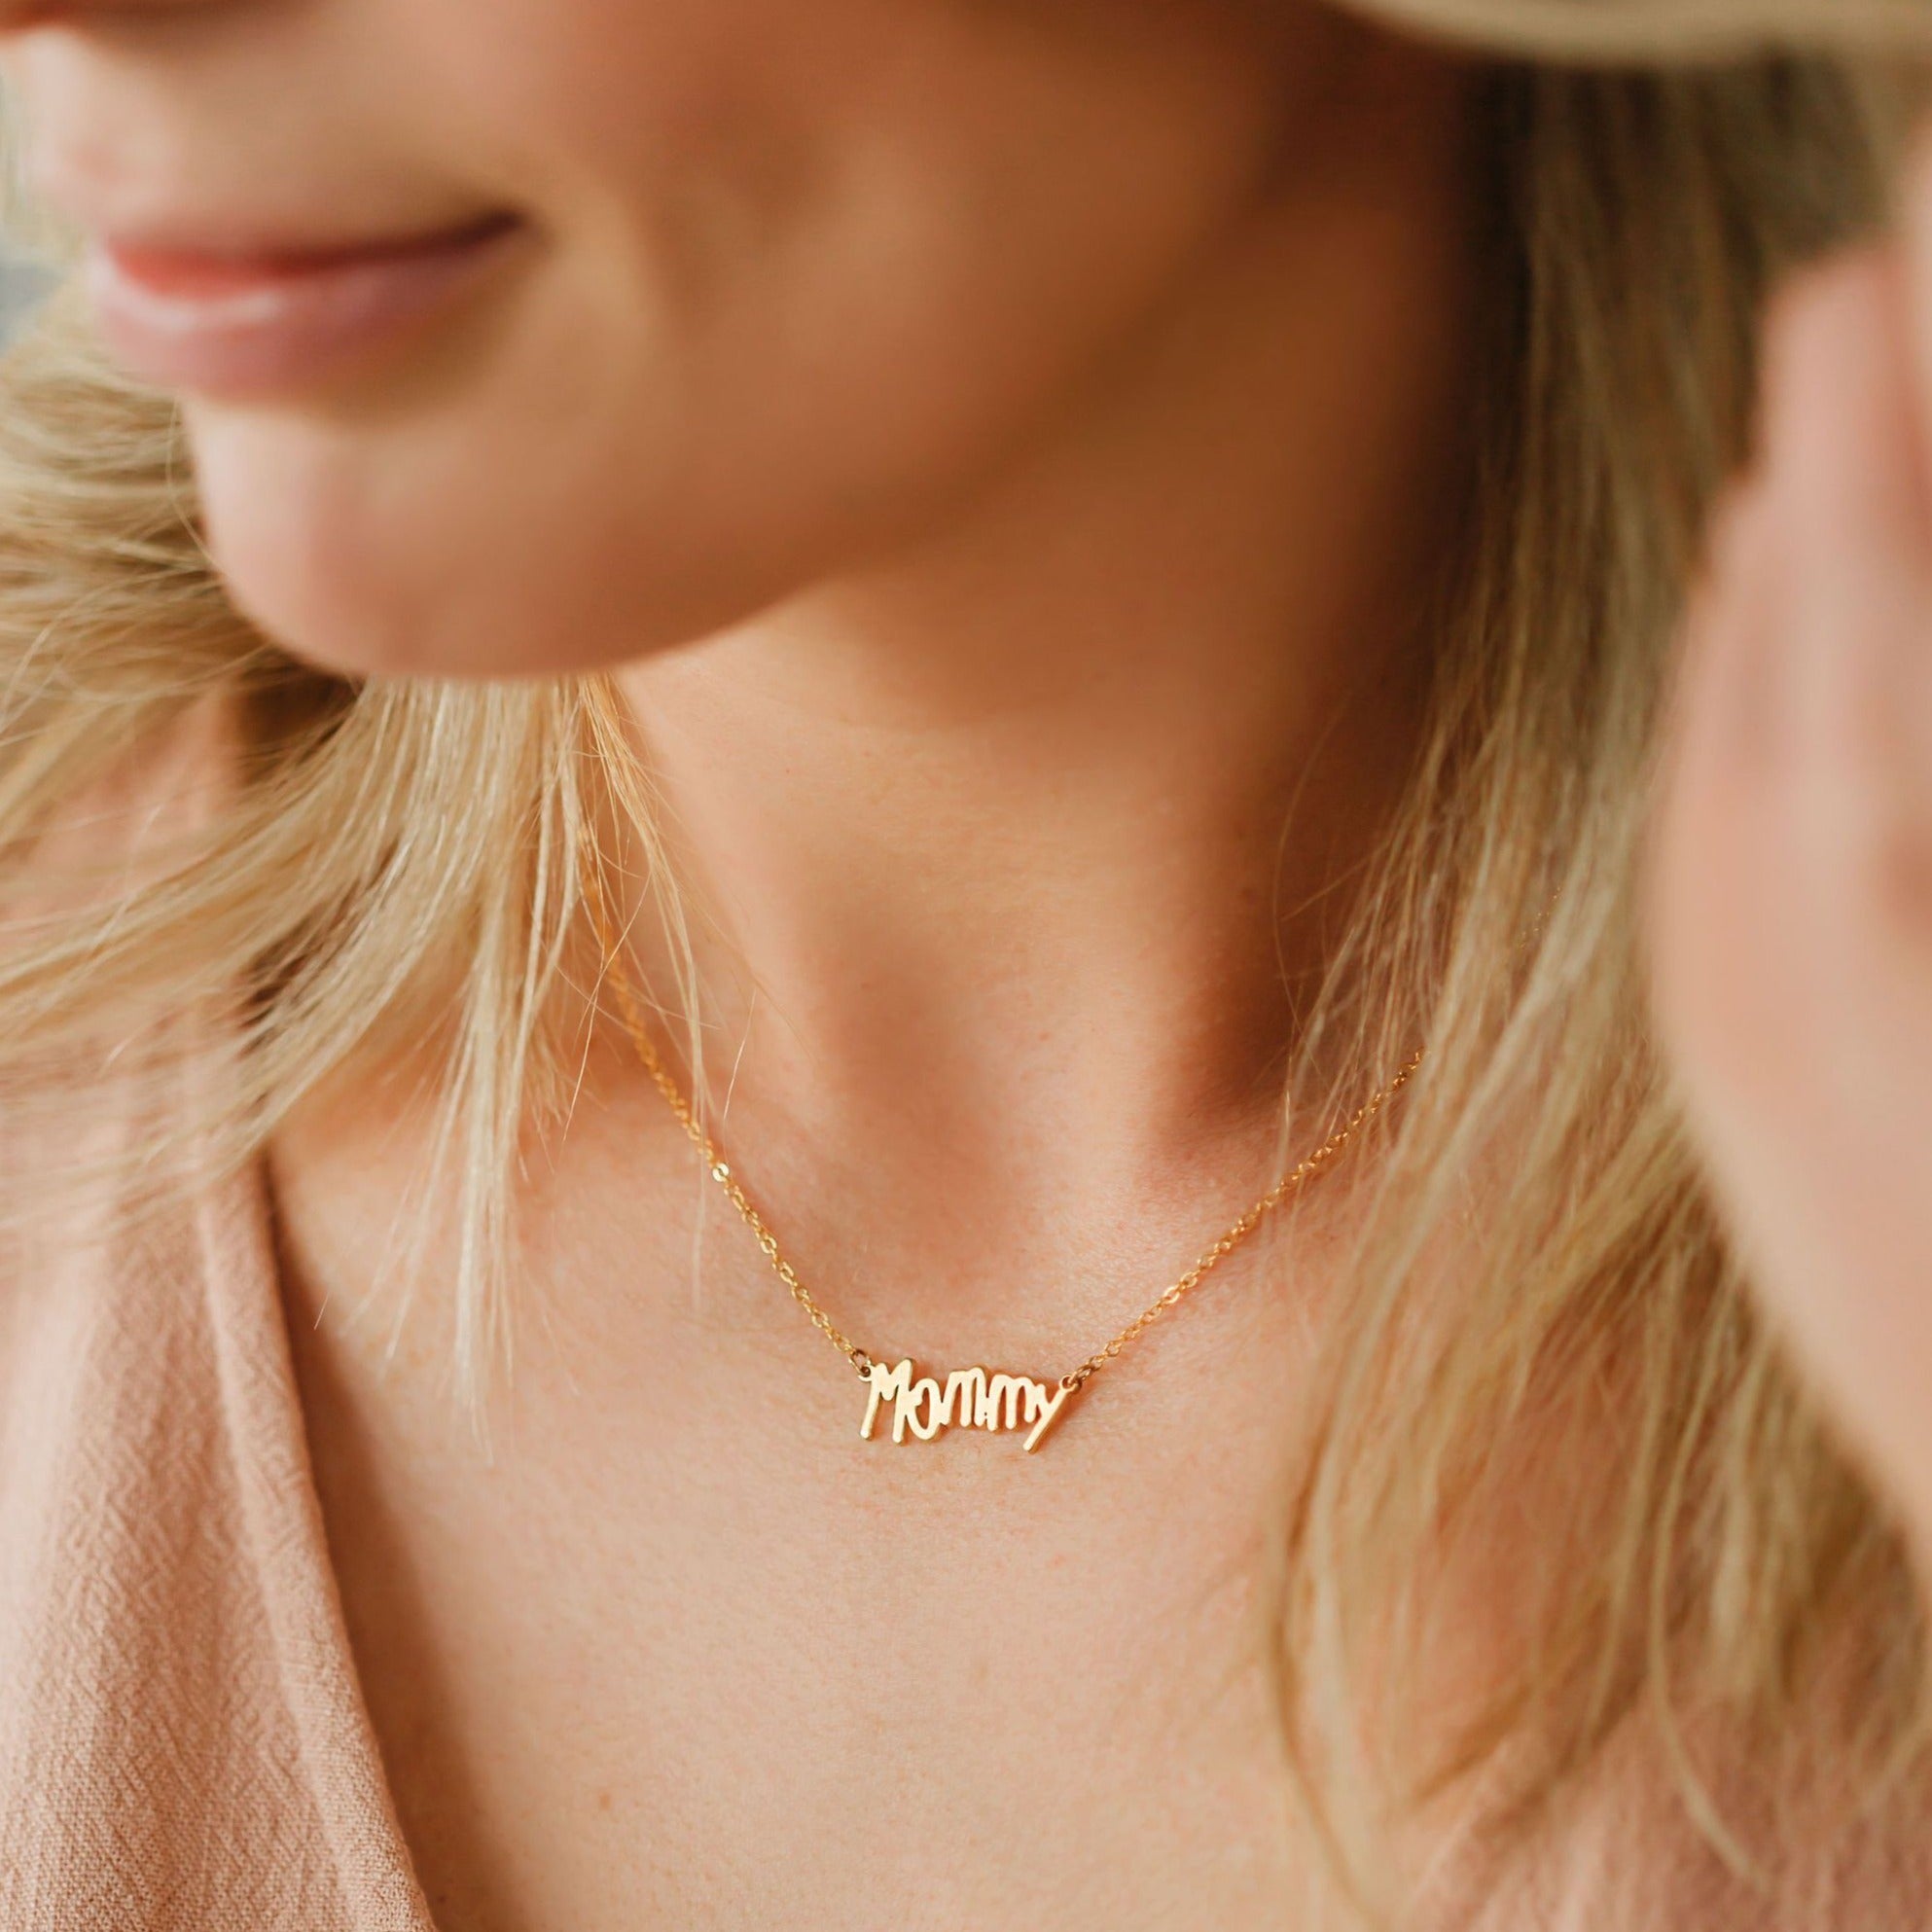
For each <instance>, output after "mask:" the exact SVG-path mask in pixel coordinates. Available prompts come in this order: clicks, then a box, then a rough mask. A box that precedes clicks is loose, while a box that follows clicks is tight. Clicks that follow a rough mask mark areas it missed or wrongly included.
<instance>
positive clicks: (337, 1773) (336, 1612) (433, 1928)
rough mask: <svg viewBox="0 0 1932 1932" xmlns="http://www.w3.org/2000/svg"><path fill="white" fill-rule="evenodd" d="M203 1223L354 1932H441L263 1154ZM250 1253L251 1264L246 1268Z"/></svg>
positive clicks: (274, 1609)
mask: <svg viewBox="0 0 1932 1932" xmlns="http://www.w3.org/2000/svg"><path fill="white" fill-rule="evenodd" d="M200 1222H201V1227H202V1231H203V1244H202V1252H203V1256H204V1260H207V1261H210V1262H212V1260H213V1258H214V1256H215V1254H216V1253H219V1255H220V1257H221V1265H219V1266H208V1267H206V1268H205V1270H204V1278H205V1285H206V1295H207V1301H208V1312H209V1315H210V1318H211V1326H212V1329H213V1332H214V1335H215V1338H216V1353H217V1373H218V1376H219V1378H220V1383H221V1391H222V1406H223V1412H224V1417H225V1420H226V1423H227V1427H228V1431H229V1435H230V1439H231V1441H232V1443H233V1449H234V1453H235V1467H236V1478H237V1485H238V1487H239V1488H240V1490H241V1494H242V1499H243V1514H244V1520H245V1522H246V1528H247V1535H248V1542H249V1547H250V1549H251V1551H252V1553H253V1555H254V1557H255V1563H256V1570H257V1577H258V1582H259V1584H260V1587H261V1592H262V1600H263V1602H264V1604H265V1606H266V1608H267V1611H268V1628H269V1632H270V1638H271V1642H272V1644H273V1647H274V1651H275V1657H276V1664H277V1667H278V1676H279V1679H280V1683H281V1686H282V1692H283V1697H284V1700H285V1703H286V1705H287V1708H288V1712H289V1716H290V1718H291V1720H292V1722H293V1723H294V1726H295V1729H296V1732H297V1735H298V1736H299V1738H300V1740H301V1751H302V1760H303V1766H304V1771H305V1773H306V1775H307V1781H308V1789H309V1794H310V1797H311V1799H312V1801H313V1803H314V1806H315V1809H316V1813H317V1815H318V1817H319V1818H320V1820H321V1822H322V1825H323V1829H324V1833H325V1835H326V1837H327V1840H328V1843H329V1847H330V1851H331V1853H332V1855H333V1857H334V1859H335V1862H336V1867H337V1872H338V1876H339V1878H340V1883H341V1886H342V1891H343V1896H344V1898H345V1899H346V1900H347V1901H348V1902H349V1905H350V1909H351V1911H352V1913H353V1914H354V1916H353V1923H354V1926H355V1932H438V1927H437V1925H436V1923H435V1920H434V1918H433V1917H432V1916H431V1914H430V1910H429V1903H428V1897H427V1894H426V1892H425V1891H424V1888H423V1885H422V1881H421V1878H420V1875H419V1874H418V1872H417V1870H416V1866H415V1860H414V1857H413V1855H412V1853H411V1849H410V1846H409V1843H408V1841H407V1840H406V1839H405V1837H404V1835H403V1829H402V1822H401V1814H400V1812H399V1810H398V1807H397V1805H396V1799H395V1792H394V1789H393V1787H392V1785H391V1783H390V1780H389V1774H388V1770H387V1767H386V1766H385V1765H384V1763H383V1759H382V1752H381V1746H380V1743H379V1741H378V1739H377V1736H376V1727H375V1722H374V1720H373V1718H372V1716H371V1713H370V1706H369V1700H368V1697H367V1695H366V1692H365V1689H364V1685H363V1680H362V1673H361V1669H360V1666H359V1664H358V1663H357V1660H356V1657H355V1652H354V1648H353V1646H352V1644H351V1643H350V1640H349V1633H348V1622H347V1618H346V1615H345V1613H344V1609H343V1604H342V1595H341V1589H340V1581H339V1579H338V1577H337V1574H336V1568H335V1562H334V1558H333V1556H332V1555H331V1552H330V1549H329V1539H328V1526H327V1521H326V1518H325V1516H324V1513H323V1508H322V1497H321V1490H320V1487H319V1485H318V1484H317V1482H316V1477H315V1467H314V1457H313V1448H312V1444H311V1442H310V1438H309V1432H308V1417H307V1413H306V1411H305V1409H304V1405H303V1400H302V1388H301V1383H300V1381H299V1379H298V1377H297V1375H296V1368H295V1347H294V1339H293V1337H292V1336H291V1334H290V1332H289V1304H288V1292H287V1291H288V1282H287V1278H286V1270H285V1269H284V1267H283V1264H282V1255H281V1245H280V1241H279V1239H278V1228H277V1220H276V1211H275V1201H274V1191H273V1185H272V1181H271V1178H270V1173H269V1163H268V1153H267V1151H266V1149H265V1150H262V1151H259V1152H257V1153H256V1154H255V1155H254V1156H253V1157H252V1158H251V1159H250V1160H249V1161H248V1162H247V1163H246V1164H245V1165H244V1166H243V1167H242V1168H241V1169H240V1170H239V1171H238V1172H237V1173H235V1174H234V1175H233V1177H232V1178H231V1179H230V1180H229V1181H227V1182H225V1183H222V1184H219V1185H218V1187H217V1188H216V1189H215V1190H213V1191H212V1194H211V1198H209V1199H206V1200H204V1202H203V1205H202V1213H201V1217H200ZM217 1227H219V1229H220V1232H221V1234H223V1236H225V1238H223V1239H222V1240H221V1241H219V1242H216V1241H215V1240H214V1239H213V1238H212V1235H213V1234H214V1232H215V1230H216V1228H217ZM244 1255H245V1256H246V1259H247V1265H246V1266H245V1267H238V1266H236V1265H235V1264H236V1262H237V1260H238V1259H239V1258H240V1257H241V1256H244ZM365 1919H366V1921H367V1923H366V1926H365Z"/></svg>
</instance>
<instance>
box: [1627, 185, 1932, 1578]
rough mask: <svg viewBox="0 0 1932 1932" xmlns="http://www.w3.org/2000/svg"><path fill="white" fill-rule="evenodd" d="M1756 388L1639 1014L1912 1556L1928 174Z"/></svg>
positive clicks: (1671, 801) (1930, 393)
mask: <svg viewBox="0 0 1932 1932" xmlns="http://www.w3.org/2000/svg"><path fill="white" fill-rule="evenodd" d="M1927 152H1928V156H1932V150H1928V151H1927ZM1766 385H1767V386H1766V395H1765V405H1764V417H1763V426H1764V435H1763V438H1762V443H1761V450H1760V457H1759V461H1758V463H1757V465H1756V467H1755V468H1754V470H1753V472H1752V474H1751V475H1750V476H1749V477H1748V478H1747V479H1745V480H1744V481H1743V483H1741V484H1740V485H1739V486H1738V487H1737V488H1736V489H1735V492H1734V494H1733V496H1732V498H1731V500H1730V501H1729V503H1728V504H1727V506H1726V507H1725V509H1724V511H1723V513H1722V515H1721V517H1720V519H1719V521H1718V525H1717V528H1716V532H1715V536H1714V542H1713V547H1712V552H1711V557H1710V561H1709V566H1708V573H1707V576H1706V580H1705V582H1704V585H1703V587H1702V589H1701V591H1700V593H1699V597H1698V598H1697V600H1696V602H1695V605H1694V609H1693V612H1692V616H1691V621H1690V624H1689V627H1688V635H1687V640H1686V642H1687V656H1686V659H1685V663H1684V670H1683V684H1682V687H1681V690H1680V694H1679V710H1678V713H1677V716H1676V720H1675V728H1674V729H1675V735H1674V739H1673V742H1672V744H1671V746H1670V752H1669V763H1668V766H1667V769H1666V778H1667V783H1666V787H1665V793H1664V805H1663V812H1662V817H1661V820H1660V825H1659V831H1658V839H1657V850H1656V854H1655V860H1656V863H1655V867H1654V875H1653V879H1652V906H1651V910H1652V914H1653V932H1652V940H1653V953H1654V967H1655V975H1656V989H1657V998H1658V1006H1659V1013H1660V1018H1661V1020H1662V1023H1663V1027H1664V1034H1665V1037H1666V1039H1667V1040H1668V1042H1669V1044H1670V1046H1671V1048H1672V1049H1673V1051H1674V1055H1675V1057H1676V1061H1677V1065H1678V1068H1679V1071H1680V1074H1681V1078H1682V1082H1683V1087H1684V1091H1685V1093H1686V1095H1687V1097H1688V1099H1689V1102H1690V1106H1691V1111H1692V1115H1693V1119H1694V1121H1695V1124H1696V1126H1697V1127H1698V1129H1699V1133H1700V1136H1701V1139H1702V1142H1703V1145H1704V1149H1705V1152H1706V1155H1707V1157H1708V1161H1709V1164H1710V1167H1711V1170H1712V1172H1713V1174H1714V1176H1715V1179H1716V1181H1717V1184H1718V1188H1719V1193H1720V1197H1721V1199H1722V1201H1723V1203H1724V1205H1725V1207H1726V1208H1727V1210H1728V1212H1729V1214H1730V1216H1731V1219H1732V1222H1733V1225H1734V1228H1735V1233H1736V1235H1737V1237H1738V1239H1739V1241H1740V1243H1741V1246H1742V1250H1743V1252H1744V1255H1745V1258H1746V1260H1747V1262H1748V1263H1749V1265H1750V1268H1751V1270H1752V1273H1753V1277H1754V1279H1755V1281H1756V1282H1757V1284H1758V1286H1759V1290H1760V1292H1761V1294H1762V1296H1763V1298H1764V1301H1765V1303H1766V1304H1767V1306H1768V1307H1769V1309H1770V1311H1771V1314H1772V1316H1773V1318H1774V1319H1775V1320H1776V1321H1778V1322H1779V1323H1780V1324H1781V1326H1782V1327H1783V1329H1784V1331H1785V1332H1786V1334H1787V1335H1788V1337H1789V1339H1790V1341H1791V1342H1792V1344H1793V1347H1794V1349H1795V1351H1796V1353H1797V1355H1798V1358H1799V1360H1800V1362H1801V1363H1802V1364H1803V1365H1804V1367H1805V1368H1806V1369H1807V1371H1808V1373H1809V1375H1810V1377H1811V1378H1812V1380H1813V1382H1814V1384H1815V1386H1816V1388H1817V1390H1818V1391H1819V1393H1820V1395H1821V1396H1822V1398H1823V1399H1824V1401H1825V1402H1826V1404H1827V1405H1828V1407H1829V1408H1830V1410H1831V1411H1832V1412H1833V1413H1835V1414H1836V1416H1837V1418H1838V1421H1839V1422H1840V1424H1841V1426H1842V1431H1843V1436H1844V1438H1845V1440H1846V1442H1847V1444H1848V1445H1849V1447H1850V1448H1851V1449H1853V1450H1854V1452H1855V1453H1857V1454H1858V1455H1859V1456H1860V1457H1861V1459H1862V1460H1863V1461H1864V1463H1865V1464H1866V1466H1867V1467H1868V1469H1869V1470H1870V1471H1871V1473H1872V1474H1873V1475H1874V1476H1875V1477H1876V1479H1877V1480H1878V1484H1879V1485H1880V1486H1881V1487H1882V1488H1883V1489H1884V1490H1885V1491H1887V1492H1888V1494H1889V1496H1890V1498H1891V1500H1892V1501H1893V1502H1894V1503H1895V1504H1896V1505H1897V1507H1898V1510H1899V1512H1900V1515H1901V1518H1902V1520H1903V1521H1904V1522H1905V1524H1906V1526H1907V1527H1908V1529H1909V1530H1910V1531H1911V1533H1912V1534H1913V1536H1914V1541H1915V1543H1916V1546H1917V1549H1918V1551H1919V1554H1920V1556H1921V1558H1932V481H1928V478H1929V477H1932V166H1920V167H1918V168H1916V169H1915V170H1914V177H1913V186H1912V189H1911V192H1910V194H1909V197H1908V199H1907V203H1906V208H1905V215H1904V220H1903V222H1902V225H1901V229H1900V231H1899V232H1898V233H1897V234H1896V236H1895V238H1893V239H1891V240H1888V241H1887V242H1885V243H1884V244H1882V245H1873V246H1870V247H1867V248H1865V249H1863V250H1861V251H1860V252H1859V253H1858V254H1856V255H1855V256H1852V257H1849V258H1846V259H1843V260H1840V261H1838V262H1835V263H1834V264H1832V265H1831V266H1829V267H1828V268H1824V269H1821V270H1815V271H1813V272H1812V273H1810V274H1809V275H1807V277H1806V278H1804V279H1803V280H1802V281H1801V282H1800V283H1799V284H1797V285H1796V286H1794V287H1793V288H1792V289H1790V290H1789V291H1787V292H1786V294H1785V295H1784V296H1783V297H1782V298H1781V300H1780V302H1779V304H1777V307H1776V309H1775V311H1774V314H1773V316H1772V321H1771V338H1770V346H1769V360H1768V366H1767V372H1766ZM1928 1574H1932V1563H1929V1564H1928Z"/></svg>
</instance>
